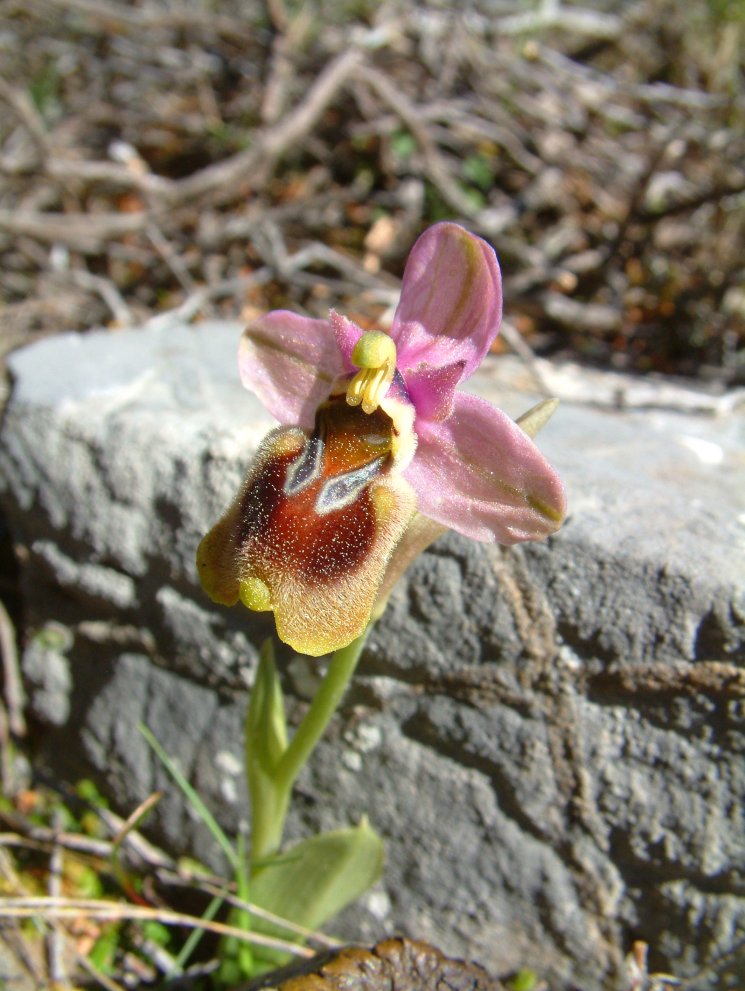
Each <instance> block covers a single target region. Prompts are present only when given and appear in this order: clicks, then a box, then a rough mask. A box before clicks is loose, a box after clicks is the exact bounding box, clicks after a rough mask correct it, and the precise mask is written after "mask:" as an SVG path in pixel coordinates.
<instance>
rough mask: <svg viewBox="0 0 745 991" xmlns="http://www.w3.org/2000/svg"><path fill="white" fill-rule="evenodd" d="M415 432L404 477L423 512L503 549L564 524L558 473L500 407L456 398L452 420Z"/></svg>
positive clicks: (472, 398)
mask: <svg viewBox="0 0 745 991" xmlns="http://www.w3.org/2000/svg"><path fill="white" fill-rule="evenodd" d="M417 433H418V434H419V444H418V446H417V450H416V454H415V455H414V459H413V461H412V462H411V464H410V465H409V467H408V468H407V469H406V471H405V472H404V477H405V478H406V479H407V480H408V481H409V482H410V483H411V485H412V487H413V488H414V490H415V492H416V494H417V509H418V510H419V512H420V513H424V515H425V516H429V517H430V518H431V519H433V520H436V521H437V522H438V523H442V524H443V525H444V526H447V527H450V528H451V529H453V530H457V531H458V532H459V533H462V534H464V535H465V536H467V537H472V538H474V539H475V540H483V541H487V542H494V541H497V542H498V543H500V544H514V543H517V542H519V541H521V540H539V539H540V538H542V537H546V536H548V534H550V533H553V532H554V531H555V530H557V529H558V527H559V526H560V524H561V521H562V519H563V517H564V513H565V508H566V507H565V498H564V488H563V486H562V483H561V480H560V479H559V476H558V475H557V474H556V472H555V471H554V470H553V468H552V467H551V466H550V465H549V463H548V462H547V461H546V459H545V458H544V457H543V455H542V454H541V452H540V451H539V450H538V448H537V447H536V446H535V444H534V443H533V441H532V440H531V439H530V438H529V437H528V436H527V434H524V433H523V431H522V430H521V429H520V427H518V426H517V424H516V423H514V422H513V421H512V420H511V419H510V418H509V417H508V416H507V415H506V414H505V413H502V412H501V410H498V409H495V408H494V407H493V406H491V405H490V404H489V403H487V402H486V401H485V400H484V399H479V398H478V397H477V396H470V395H466V394H465V393H458V394H456V396H455V412H454V413H453V415H452V416H451V417H449V419H447V420H444V421H443V422H441V423H435V422H424V423H422V424H421V427H420V425H419V424H417Z"/></svg>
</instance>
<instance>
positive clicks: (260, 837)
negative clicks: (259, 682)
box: [251, 626, 370, 868]
mask: <svg viewBox="0 0 745 991" xmlns="http://www.w3.org/2000/svg"><path fill="white" fill-rule="evenodd" d="M369 631H370V626H368V627H367V629H366V630H365V632H364V633H362V634H361V636H359V637H357V639H356V640H353V641H352V642H351V643H350V644H348V645H347V646H346V647H342V648H341V649H340V650H337V651H336V652H335V653H334V655H333V656H332V658H331V661H330V662H329V666H328V670H327V672H326V675H325V677H324V679H323V681H322V682H321V684H320V686H319V688H318V691H317V692H316V695H315V697H314V699H313V701H312V702H311V704H310V707H309V709H308V711H307V712H306V714H305V717H304V718H303V721H302V722H301V723H300V725H299V726H298V728H297V730H296V731H295V734H294V736H293V738H292V740H291V741H290V743H289V744H288V746H287V748H286V749H285V751H284V753H283V754H282V757H281V758H280V759H279V761H278V762H277V764H276V765H275V767H274V768H273V770H272V773H271V786H270V788H271V792H272V795H271V797H270V796H269V795H267V794H266V793H265V794H264V796H263V801H261V802H259V803H256V802H252V809H251V817H252V823H251V830H252V832H251V860H252V861H253V864H254V867H255V868H258V867H260V866H261V862H262V861H263V860H266V858H268V857H271V856H272V855H273V854H275V853H276V852H277V851H278V850H279V846H280V843H281V842H282V833H283V831H284V825H285V819H286V817H287V807H288V805H289V801H290V793H291V792H292V787H293V785H294V784H295V781H296V779H297V776H298V774H299V773H300V771H301V770H302V769H303V767H304V766H305V764H306V762H307V760H308V758H309V757H310V755H311V754H312V753H313V750H314V749H315V747H316V744H317V743H318V741H319V740H320V739H321V737H322V736H323V734H324V732H325V731H326V727H327V726H328V724H329V723H330V721H331V718H332V716H333V715H334V713H335V712H336V709H337V708H338V706H339V703H340V702H341V700H342V697H343V695H344V692H345V691H346V690H347V686H348V685H349V682H350V679H351V677H352V675H353V674H354V672H355V669H356V667H357V662H358V661H359V659H360V655H361V654H362V648H363V647H364V646H365V641H366V640H367V634H368V633H369ZM267 784H268V782H266V781H265V782H264V785H265V787H266V785H267Z"/></svg>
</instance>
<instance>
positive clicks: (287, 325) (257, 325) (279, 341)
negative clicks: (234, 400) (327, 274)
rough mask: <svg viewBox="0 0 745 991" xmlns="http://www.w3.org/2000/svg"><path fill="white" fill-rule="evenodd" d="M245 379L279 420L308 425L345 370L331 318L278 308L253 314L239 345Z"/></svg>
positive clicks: (245, 383) (289, 424)
mask: <svg viewBox="0 0 745 991" xmlns="http://www.w3.org/2000/svg"><path fill="white" fill-rule="evenodd" d="M238 369H239V372H240V376H241V381H242V382H243V384H244V385H245V386H246V388H247V389H251V390H252V391H253V392H255V393H256V395H257V396H258V397H259V399H260V400H261V402H262V403H263V405H264V406H265V407H266V409H267V410H268V411H269V412H270V413H271V414H272V416H273V417H274V418H275V419H277V420H278V421H279V422H280V423H282V424H286V425H288V426H299V427H302V428H304V429H309V428H311V427H312V426H313V421H314V418H315V412H316V409H317V408H318V406H319V405H320V404H321V403H322V402H323V401H324V399H326V398H327V397H328V395H329V392H330V391H331V387H332V385H333V383H334V381H335V380H336V378H337V377H338V376H339V375H341V374H343V373H344V372H345V371H347V369H346V367H345V362H344V360H343V357H342V354H341V352H340V350H339V346H338V344H337V341H336V337H335V335H334V334H333V333H331V328H330V327H329V322H328V320H314V319H312V318H311V317H303V316H299V315H298V314H296V313H291V312H290V311H289V310H274V311H273V312H271V313H267V314H265V315H264V316H262V317H259V318H258V320H254V322H253V323H252V324H250V325H249V326H248V327H247V328H246V329H245V330H244V332H243V336H242V337H241V342H240V346H239V348H238Z"/></svg>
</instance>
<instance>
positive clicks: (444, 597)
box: [0, 323, 745, 991]
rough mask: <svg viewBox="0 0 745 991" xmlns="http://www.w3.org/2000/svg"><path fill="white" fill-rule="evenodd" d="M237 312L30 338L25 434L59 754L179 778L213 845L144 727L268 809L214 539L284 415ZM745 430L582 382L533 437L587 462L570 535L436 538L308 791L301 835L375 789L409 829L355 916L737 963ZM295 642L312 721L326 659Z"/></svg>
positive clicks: (716, 976)
mask: <svg viewBox="0 0 745 991" xmlns="http://www.w3.org/2000/svg"><path fill="white" fill-rule="evenodd" d="M238 332H239V328H238V327H237V326H236V325H231V324H222V323H212V324H210V323H205V324H202V325H201V326H200V327H198V328H186V327H171V328H166V327H162V328H160V329H155V328H148V329H145V330H141V331H126V332H116V333H111V332H101V333H93V334H90V335H88V336H86V337H79V336H75V335H64V336H59V337H56V338H53V339H49V340H47V341H44V342H41V343H38V344H36V345H34V346H32V347H29V348H27V349H25V350H24V351H21V352H18V353H17V354H16V355H15V356H13V358H12V361H11V368H12V372H13V375H14V387H13V392H12V396H11V401H10V404H9V407H8V409H7V411H6V416H5V420H4V424H3V428H2V446H1V447H0V487H1V488H2V500H3V505H4V511H5V514H6V517H7V519H8V522H9V525H10V527H11V530H12V532H13V534H14V537H15V539H16V540H17V541H18V543H19V544H20V545H21V546H22V547H23V548H25V553H24V555H23V582H24V592H25V609H26V613H25V615H26V618H27V621H28V624H29V628H30V630H31V631H32V635H31V637H30V639H29V646H28V648H27V651H26V657H25V668H26V676H27V680H28V685H29V688H30V691H31V707H32V711H33V712H34V714H35V716H36V718H37V720H38V721H39V724H40V726H39V732H38V737H39V739H40V751H41V752H40V757H43V759H45V760H46V761H47V762H48V763H49V764H50V765H51V766H52V768H53V769H54V770H55V771H56V772H57V773H60V774H64V775H68V776H70V777H79V776H81V775H82V774H91V773H93V774H95V775H96V776H97V777H98V779H99V781H100V782H101V784H102V785H103V787H105V788H106V789H107V790H108V791H109V792H110V793H111V794H112V795H113V796H114V797H115V799H116V802H117V804H118V805H119V806H120V807H121V808H122V809H124V810H130V809H131V808H132V807H133V806H134V805H135V804H136V803H137V802H139V801H141V800H142V799H143V797H145V796H146V795H147V794H148V793H149V792H150V791H151V790H153V789H155V788H157V787H166V788H167V789H168V792H169V795H168V798H167V799H166V800H165V801H164V802H162V803H161V805H159V806H158V810H157V812H156V817H155V820H154V822H155V825H156V827H157V829H158V830H159V831H160V833H161V835H163V836H165V838H166V839H167V840H168V842H169V843H170V845H171V846H172V847H174V848H178V849H190V850H192V851H195V852H197V853H198V854H201V855H204V856H209V857H212V858H215V857H216V856H217V855H216V854H215V851H214V850H212V849H211V848H210V845H209V838H208V836H207V835H206V833H205V831H204V829H203V828H202V827H201V825H200V824H199V823H197V822H195V821H194V818H193V816H192V815H191V814H190V812H189V810H187V809H185V808H184V806H183V803H182V802H181V800H180V798H179V796H178V795H177V794H176V793H175V791H174V789H173V787H171V786H170V785H169V784H168V782H167V780H166V776H165V774H164V772H163V770H162V768H161V767H160V766H159V764H158V761H157V760H156V759H154V757H153V755H152V753H151V752H150V751H149V749H148V747H147V745H146V744H145V742H144V740H143V739H142V737H141V736H140V734H139V733H138V732H137V724H138V723H140V722H143V723H146V724H147V725H148V726H149V727H150V728H151V729H152V730H153V731H154V732H155V734H156V735H157V736H158V738H159V739H160V741H161V743H162V744H163V746H164V747H165V748H166V750H167V751H168V752H169V753H170V754H171V755H172V756H174V757H176V758H177V759H178V761H179V762H180V764H181V767H182V768H183V769H184V770H185V771H186V773H187V774H188V776H189V778H190V780H191V781H192V783H193V784H194V785H195V786H196V787H197V789H198V790H199V791H200V792H201V794H202V795H203V796H204V798H205V799H206V800H207V801H208V802H209V803H210V805H211V806H212V807H213V808H214V809H215V810H216V812H217V814H218V816H219V818H220V820H221V822H222V823H223V825H224V826H225V827H226V828H227V829H228V830H237V829H240V828H242V827H243V826H244V824H245V817H246V807H245V797H244V790H243V784H242V781H241V722H242V716H243V711H244V707H245V703H246V685H247V684H248V683H250V680H251V676H252V671H253V666H254V664H255V659H256V645H257V644H259V643H260V641H261V639H262V638H263V637H264V636H265V635H266V634H267V633H268V632H270V630H271V626H270V624H269V622H268V620H267V618H266V617H265V616H258V617H257V616H251V615H249V614H248V613H246V612H245V611H244V610H241V609H233V610H229V609H223V608H219V607H216V606H213V605H212V604H211V603H210V602H209V601H208V600H207V599H206V597H205V596H204V595H203V594H202V593H201V591H200V589H199V588H198V586H197V583H196V577H195V571H194V566H193V556H194V551H195V548H196V544H197V542H198V540H199V538H200V536H201V535H202V534H203V532H204V531H205V530H206V529H207V528H208V526H209V525H210V524H211V523H212V522H213V521H214V520H215V519H216V518H217V516H218V515H219V513H220V512H221V511H222V509H223V508H224V506H225V505H226V504H227V502H228V500H229V499H230V498H231V496H232V495H233V493H234V491H235V490H236V487H237V485H238V484H239V480H240V478H241V473H242V469H243V468H244V467H245V465H246V463H247V461H248V460H249V458H250V456H251V452H252V450H253V448H254V447H255V445H256V443H257V441H258V440H259V439H260V438H261V436H262V435H263V434H264V432H265V431H266V429H267V428H268V427H269V426H270V423H269V420H268V418H267V416H266V414H265V413H264V412H263V411H262V410H261V408H260V407H259V405H258V403H257V402H256V401H255V400H254V399H253V397H251V396H250V395H248V394H247V393H245V392H244V391H243V390H242V389H241V387H240V385H239V383H238V380H237V373H236V368H235V361H234V355H235V346H236V341H237V336H238ZM500 368H501V369H503V370H504V369H507V372H508V373H509V374H510V375H512V376H513V379H515V378H519V377H520V376H521V374H522V373H520V372H519V371H516V370H515V366H514V364H512V363H511V362H509V361H507V360H505V361H504V362H501V363H498V362H495V363H493V365H492V366H491V367H490V368H488V369H487V370H486V371H485V372H484V373H482V374H480V375H479V377H478V378H477V379H476V380H475V382H474V388H475V389H476V390H478V391H480V392H482V393H483V394H485V395H487V396H489V397H490V398H492V399H493V400H494V401H496V402H499V404H500V405H502V406H503V407H504V408H505V409H507V411H508V412H510V413H511V414H513V415H517V414H518V413H519V412H521V411H522V410H523V409H524V408H526V407H527V406H528V405H530V403H531V402H532V401H533V397H531V396H526V395H523V394H519V393H518V392H517V391H516V390H515V389H514V388H512V387H511V386H510V385H508V384H506V383H505V381H504V377H505V376H504V374H503V372H500V370H499V369H500ZM498 375H499V376H501V378H502V381H498V380H497V376H498ZM744 433H745V431H744V429H743V421H742V418H741V417H740V416H738V414H737V413H730V414H728V415H726V416H722V417H719V418H713V417H711V418H705V417H696V416H692V415H688V414H683V413H676V412H670V411H665V410H662V409H646V410H641V409H639V410H625V411H623V410H619V411H615V410H609V409H599V408H593V407H592V406H588V405H572V404H566V403H565V404H564V405H563V406H562V408H561V410H560V412H559V414H558V415H557V416H556V417H555V419H554V421H552V423H551V425H550V426H549V427H548V428H547V429H546V430H545V432H544V434H542V435H541V438H540V442H541V446H542V447H543V449H544V450H545V451H546V452H547V454H548V456H549V457H550V458H551V459H552V461H553V462H554V463H555V464H556V465H557V467H558V468H559V469H560V471H561V472H562V474H563V476H564V477H565V479H566V481H567V486H568V492H569V499H570V508H571V515H570V518H569V520H568V522H567V524H566V526H565V527H564V529H563V530H562V531H561V533H560V534H558V535H557V536H556V537H555V538H553V539H551V540H550V541H549V542H547V543H545V544H542V545H536V546H526V547H520V548H511V549H504V548H497V549H490V548H486V547H483V546H479V545H476V544H473V543H469V542H468V541H466V540H463V539H460V538H459V537H457V536H456V535H448V536H446V537H444V538H443V539H441V540H440V541H438V542H437V543H436V544H435V545H434V546H433V547H432V548H431V549H430V550H429V551H428V552H427V553H425V554H424V555H423V556H422V557H420V558H419V560H418V561H417V562H416V563H415V564H414V566H413V567H412V569H411V571H410V573H409V575H408V576H407V577H406V578H405V579H404V581H403V582H402V583H401V585H400V587H399V588H398V589H397V590H396V592H395V593H394V596H393V599H392V602H391V606H390V608H389V611H388V613H387V615H386V618H385V621H384V622H383V623H382V624H381V625H380V627H379V629H378V630H377V631H376V632H375V634H374V635H373V637H372V638H371V641H370V645H369V648H368V650H367V652H366V655H365V657H364V659H363V663H362V667H361V672H360V674H359V677H358V678H357V679H356V681H355V684H354V687H353V689H352V691H351V692H350V694H349V697H348V698H347V700H346V703H345V706H344V708H343V711H342V713H341V715H340V717H339V718H338V719H337V720H336V722H335V724H334V727H333V733H332V734H331V735H330V737H329V738H328V739H327V741H326V742H324V743H323V744H322V746H321V748H320V750H319V752H318V754H317V755H316V757H315V759H314V761H313V762H312V766H311V767H310V768H309V769H308V771H307V772H306V773H305V774H304V776H303V777H302V779H301V782H300V787H299V790H298V800H297V802H296V804H295V811H294V812H293V814H292V816H291V821H290V829H291V832H292V834H293V835H295V836H297V835H300V834H302V833H304V832H307V831H308V830H310V829H315V828H317V827H319V826H320V827H323V828H329V827H332V826H338V825H340V824H343V823H345V822H348V821H356V820H357V819H358V818H359V816H360V815H362V814H363V813H364V812H369V813H370V814H371V817H372V820H373V822H374V824H375V826H376V827H377V828H378V830H379V831H380V832H381V833H382V834H383V835H384V836H385V837H386V838H387V840H388V854H389V863H388V868H387V871H386V875H385V878H384V881H383V882H382V884H381V885H380V886H379V887H378V889H376V890H375V891H374V892H373V893H372V894H371V895H370V896H369V897H368V898H367V899H366V900H365V902H364V904H363V905H362V906H359V907H357V908H356V909H354V910H352V911H350V912H349V913H348V914H347V916H346V918H345V919H344V920H341V921H340V924H339V926H337V931H346V932H347V934H349V935H353V936H354V938H355V939H356V940H360V939H362V940H370V941H371V942H374V941H375V940H376V939H379V938H380V937H381V935H383V934H384V933H386V932H394V931H398V932H404V933H409V934H410V935H412V936H415V937H417V938H421V939H428V940H432V941H433V942H435V943H437V944H438V945H440V946H442V947H443V949H444V950H445V951H446V952H448V953H454V954H458V955H464V956H468V957H473V958H476V959H478V960H480V961H481V962H482V963H484V964H485V965H487V966H488V967H490V968H491V969H492V970H493V971H494V972H495V973H503V972H505V971H507V970H510V969H512V968H516V967H519V966H525V965H527V966H531V967H533V968H535V969H537V970H538V971H541V972H544V973H546V974H548V975H549V976H550V978H551V980H552V984H551V987H552V989H553V988H562V987H572V986H580V987H582V988H583V989H586V991H593V989H595V988H598V989H599V988H601V987H603V988H608V987H613V986H616V983H617V982H618V981H619V980H620V977H619V975H620V973H621V970H622V958H623V955H624V953H625V952H626V950H627V949H628V948H629V946H630V944H631V941H632V940H633V939H634V938H641V939H644V940H646V941H647V942H648V943H649V944H650V945H651V956H650V966H651V969H652V970H655V969H667V970H671V971H673V972H675V973H676V974H677V975H678V976H681V977H683V976H692V975H694V974H698V975H699V976H697V977H696V978H695V981H694V982H693V984H692V985H691V986H692V987H695V988H697V989H705V988H714V987H717V988H726V987H737V986H741V985H742V982H743V981H745V961H743V959H742V957H740V958H739V959H738V956H737V954H736V953H734V954H733V950H734V948H735V946H736V945H737V943H738V941H739V940H741V939H742V937H743V931H744V930H745V813H744V811H743V810H744V808H745V760H743V750H744V749H745V725H744V724H745V720H744V719H743V716H744V715H745V702H744V694H745V693H744V692H743V666H744V665H743V660H744V659H745V588H744V587H743V577H744V575H745V517H744V516H743V509H744V508H745V507H744V506H743V500H742V492H743V491H745V457H744V455H743V450H744V445H743V435H744ZM55 624H56V625H55ZM285 662H286V663H285V667H284V670H285V678H286V687H287V690H288V692H289V693H290V715H291V717H292V716H293V715H296V714H297V711H298V707H299V706H300V705H301V704H302V695H303V692H304V690H305V685H306V683H307V680H308V677H312V676H313V668H309V667H308V665H307V664H306V662H304V661H301V660H295V661H291V659H290V657H289V656H286V657H285ZM370 796H375V798H374V802H371V799H370ZM722 957H726V959H725V960H724V961H722V959H720V958H722Z"/></svg>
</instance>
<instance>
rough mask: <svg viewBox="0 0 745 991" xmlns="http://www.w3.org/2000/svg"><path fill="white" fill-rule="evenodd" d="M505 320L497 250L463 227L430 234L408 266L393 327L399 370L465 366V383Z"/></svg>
mask: <svg viewBox="0 0 745 991" xmlns="http://www.w3.org/2000/svg"><path fill="white" fill-rule="evenodd" d="M501 318H502V280H501V276H500V272H499V264H498V262H497V256H496V255H495V253H494V249H493V248H492V247H491V245H490V244H487V243H486V241H484V240H482V239H481V238H480V237H476V236H475V235H474V234H469V232H468V231H466V230H464V229H463V228H462V227H460V226H458V224H451V223H440V224H435V225H434V227H430V228H429V229H428V230H426V231H425V232H424V234H422V236H421V237H420V238H419V240H418V241H417V242H416V244H415V245H414V247H413V248H412V250H411V254H410V255H409V259H408V261H407V262H406V268H405V270H404V277H403V285H402V288H401V299H400V301H399V304H398V308H397V309H396V313H395V316H394V318H393V326H392V328H391V336H392V337H393V339H394V341H395V342H396V346H397V347H398V362H397V363H398V366H399V368H401V369H404V370H405V371H407V370H412V371H413V370H415V369H416V368H417V366H419V365H420V364H427V365H431V366H432V367H435V368H440V367H442V366H443V365H455V364H458V363H462V368H463V372H462V375H461V379H464V378H468V376H469V375H471V374H472V373H473V372H474V371H475V370H476V368H478V366H479V365H480V364H481V361H482V359H483V357H484V355H485V354H486V353H487V351H488V350H489V347H490V346H491V343H492V341H493V340H494V338H495V337H496V336H497V332H498V331H499V323H500V321H501Z"/></svg>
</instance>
